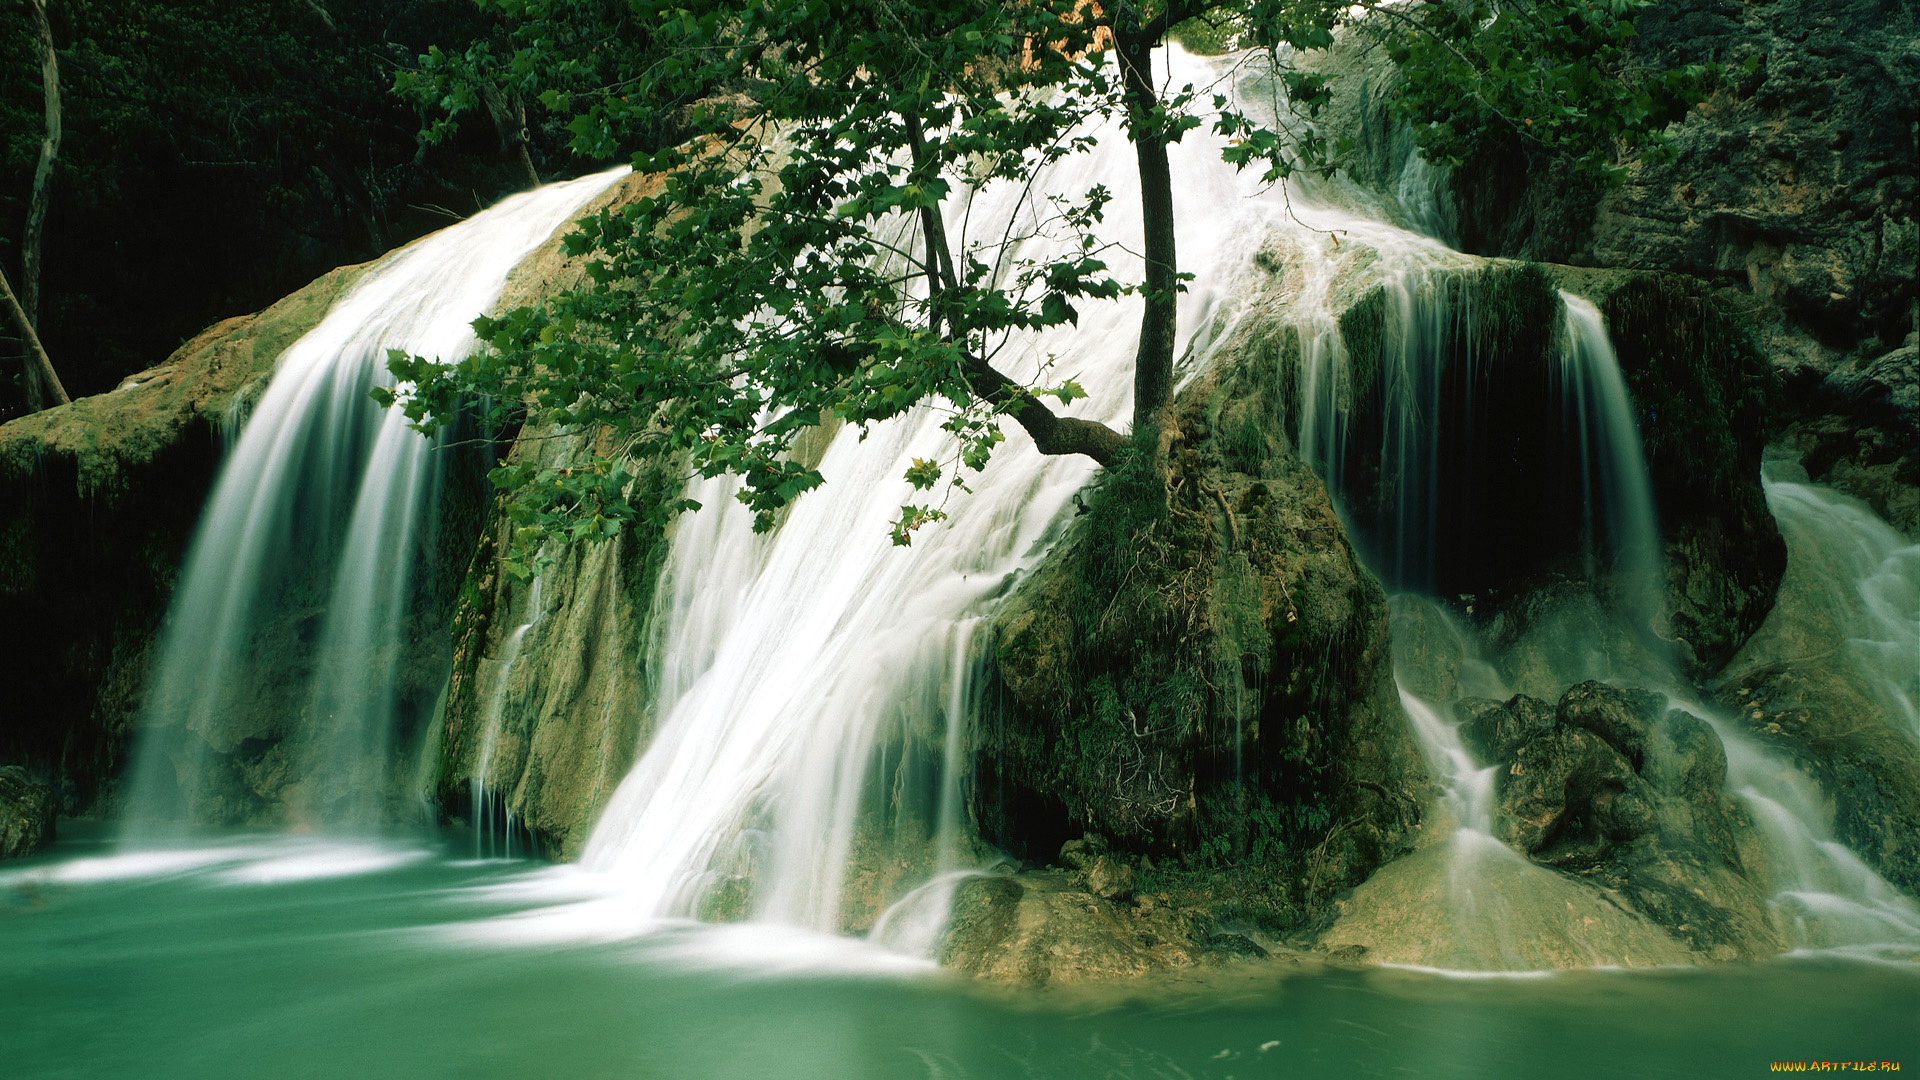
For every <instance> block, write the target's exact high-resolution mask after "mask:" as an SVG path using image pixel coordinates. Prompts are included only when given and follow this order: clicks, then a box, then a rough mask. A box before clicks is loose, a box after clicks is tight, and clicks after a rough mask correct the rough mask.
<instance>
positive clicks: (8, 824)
mask: <svg viewBox="0 0 1920 1080" xmlns="http://www.w3.org/2000/svg"><path fill="white" fill-rule="evenodd" d="M58 813H59V808H58V806H57V805H56V804H55V802H54V797H53V789H52V788H50V787H48V786H47V785H46V784H43V783H40V782H39V781H37V780H35V779H33V778H32V777H31V776H29V775H28V774H27V771H26V770H25V769H23V768H21V767H20V766H18V765H8V766H5V767H0V859H15V858H19V857H20V856H22V855H31V854H33V853H34V852H36V851H39V850H41V849H42V848H44V847H46V846H47V845H48V844H51V843H53V826H54V818H55V817H56V816H57V815H58Z"/></svg>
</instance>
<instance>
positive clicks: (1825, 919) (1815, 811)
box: [1681, 703, 1920, 959]
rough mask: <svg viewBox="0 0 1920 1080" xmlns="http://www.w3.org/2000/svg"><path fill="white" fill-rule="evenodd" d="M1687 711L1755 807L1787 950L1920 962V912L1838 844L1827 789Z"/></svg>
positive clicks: (1704, 711)
mask: <svg viewBox="0 0 1920 1080" xmlns="http://www.w3.org/2000/svg"><path fill="white" fill-rule="evenodd" d="M1681 707H1682V708H1686V709H1687V710H1688V711H1690V712H1693V713H1694V714H1695V715H1697V716H1700V717H1702V718H1703V719H1706V720H1708V721H1709V722H1711V723H1713V725H1714V728H1715V730H1716V731H1718V732H1719V733H1720V739H1721V741H1722V742H1723V743H1724V744H1725V745H1726V748H1727V787H1728V788H1729V789H1730V790H1732V791H1733V792H1734V794H1735V795H1737V796H1738V797H1739V798H1740V800H1741V801H1742V802H1744V803H1745V804H1746V805H1747V807H1748V809H1749V810H1750V811H1751V812H1752V815H1753V820H1754V824H1755V825H1756V826H1757V827H1758V828H1759V830H1760V832H1761V834H1762V836H1763V838H1764V844H1765V850H1766V852H1767V863H1768V865H1767V867H1766V873H1765V875H1764V876H1765V878H1766V880H1767V883H1768V885H1770V886H1771V887H1772V890H1773V893H1772V901H1771V905H1770V906H1771V908H1772V910H1773V916H1774V921H1775V923H1776V925H1777V926H1778V927H1779V929H1780V931H1781V936H1782V937H1783V938H1785V939H1786V941H1787V943H1788V944H1790V945H1792V946H1794V947H1795V948H1801V949H1836V950H1842V951H1847V952H1855V953H1861V954H1864V955H1874V956H1896V957H1902V958H1907V959H1913V958H1917V957H1920V904H1916V903H1915V902H1914V900H1913V899H1912V898H1911V897H1909V896H1906V895H1905V894H1903V893H1902V892H1900V890H1898V889H1896V888H1894V887H1893V886H1892V885H1889V884H1888V883H1887V881H1886V879H1884V878H1882V877H1881V876H1880V875H1879V874H1878V873H1876V872H1874V870H1873V868H1872V867H1870V866H1868V865H1867V864H1866V863H1864V862H1862V861H1861V859H1860V856H1858V855H1856V854H1854V853H1853V852H1852V851H1851V850H1849V849H1848V848H1847V846H1846V845H1845V844H1842V843H1840V842H1839V841H1837V840H1835V839H1834V837H1833V831H1832V829H1831V828H1830V827H1829V826H1828V823H1827V819H1828V816H1829V814H1830V811H1829V809H1828V805H1827V799H1826V797H1825V796H1824V795H1822V793H1821V792H1820V789H1819V787H1818V786H1817V785H1815V784H1814V783H1813V781H1811V780H1809V779H1808V778H1807V777H1806V775H1805V774H1804V773H1802V772H1800V771H1799V770H1798V769H1796V768H1793V767H1792V766H1791V765H1790V764H1788V763H1786V762H1784V761H1782V760H1781V759H1780V758H1779V757H1778V756H1776V755H1774V754H1770V753H1768V752H1767V751H1766V750H1765V749H1763V748H1762V747H1760V746H1759V745H1757V744H1756V743H1755V742H1754V741H1753V740H1752V739H1751V738H1749V737H1748V736H1746V735H1745V734H1744V733H1742V732H1740V731H1739V729H1738V728H1737V727H1736V726H1735V724H1734V722H1732V721H1729V720H1728V719H1727V718H1726V717H1725V716H1724V715H1722V714H1719V713H1718V712H1717V711H1716V710H1712V709H1708V708H1704V707H1702V706H1699V705H1697V704H1694V703H1687V704H1684V705H1682V706H1681Z"/></svg>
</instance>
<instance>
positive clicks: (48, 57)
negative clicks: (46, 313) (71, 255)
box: [0, 0, 67, 412]
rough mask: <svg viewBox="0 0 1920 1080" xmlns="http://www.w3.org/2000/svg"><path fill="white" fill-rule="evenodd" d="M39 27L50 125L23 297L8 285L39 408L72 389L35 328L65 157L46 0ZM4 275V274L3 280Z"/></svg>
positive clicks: (30, 397)
mask: <svg viewBox="0 0 1920 1080" xmlns="http://www.w3.org/2000/svg"><path fill="white" fill-rule="evenodd" d="M33 16H34V30H35V33H36V35H37V36H38V37H39V39H40V81H41V84H42V86H43V87H44V89H45V93H46V106H47V128H46V135H45V136H44V137H43V138H42V139H41V140H40V161H39V163H38V164H36V165H35V166H34V169H33V197H32V198H31V199H30V200H29V201H28V203H27V228H26V234H25V236H24V237H23V238H22V239H21V242H20V295H19V298H18V299H17V300H16V299H15V298H14V293H13V289H12V288H11V287H9V288H8V289H7V290H6V292H7V298H8V301H9V303H10V305H11V306H12V307H13V309H14V316H15V318H16V319H18V320H19V322H20V327H21V333H22V336H23V337H25V338H26V340H27V355H26V390H27V407H28V408H30V409H33V410H34V411H36V412H38V411H39V410H41V409H44V408H47V407H48V406H49V405H50V404H59V405H64V404H66V402H67V392H66V390H65V389H64V388H62V387H61V385H60V378H59V376H57V375H55V374H54V372H53V363H52V361H51V360H49V359H48V358H47V351H46V350H45V349H44V348H41V346H40V336H39V334H38V332H37V331H36V329H35V328H36V327H37V326H38V325H39V320H40V248H41V241H42V239H43V238H44V237H45V235H46V231H47V204H48V201H49V200H50V199H51V198H52V196H53V163H54V160H55V159H56V158H58V157H59V155H60V62H59V59H58V57H57V56H56V54H55V53H54V51H53V26H52V25H51V24H50V23H49V22H48V21H47V0H33ZM3 280H4V278H0V281H3Z"/></svg>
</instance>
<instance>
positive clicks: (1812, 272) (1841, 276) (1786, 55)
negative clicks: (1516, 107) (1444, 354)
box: [1454, 0, 1920, 367]
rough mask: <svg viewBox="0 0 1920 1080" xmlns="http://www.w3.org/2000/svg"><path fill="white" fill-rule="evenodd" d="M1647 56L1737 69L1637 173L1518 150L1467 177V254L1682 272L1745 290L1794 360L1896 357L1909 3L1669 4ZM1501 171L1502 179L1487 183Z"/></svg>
mask: <svg viewBox="0 0 1920 1080" xmlns="http://www.w3.org/2000/svg"><path fill="white" fill-rule="evenodd" d="M1633 54H1634V62H1635V63H1636V64H1639V65H1642V66H1644V67H1646V68H1650V69H1655V70H1659V69H1665V68H1669V67H1675V66H1679V65H1684V64H1690V63H1703V62H1712V63H1719V64H1722V65H1724V66H1725V70H1726V78H1725V79H1724V81H1723V83H1722V84H1721V86H1720V87H1719V88H1718V89H1717V90H1716V91H1715V92H1714V94H1713V95H1712V97H1711V98H1710V99H1709V100H1708V101H1707V102H1706V104H1704V105H1703V106H1701V107H1700V108H1698V109H1695V110H1694V111H1693V112H1692V113H1691V114H1689V115H1688V116H1687V117H1686V118H1685V119H1684V120H1683V121H1681V122H1680V123H1679V124H1677V125H1675V127H1674V128H1673V129H1672V131H1671V132H1670V136H1671V149H1672V151H1673V152H1672V154H1671V155H1669V156H1665V157H1643V158H1641V159H1638V160H1634V161H1632V162H1629V163H1628V165H1627V173H1626V177H1625V182H1624V183H1623V184H1621V185H1619V186H1618V187H1614V188H1604V189H1603V188H1602V187H1601V186H1599V185H1593V184H1590V183H1589V184H1586V185H1580V184H1570V183H1569V179H1570V178H1569V177H1568V176H1566V175H1565V174H1564V172H1562V171H1559V170H1557V169H1556V167H1555V166H1553V165H1552V164H1551V163H1548V162H1546V161H1542V160H1530V159H1529V158H1528V157H1527V156H1526V155H1525V154H1524V153H1519V152H1517V150H1516V148H1514V147H1508V146H1489V147H1487V148H1486V150H1485V155H1484V158H1483V159H1482V160H1480V161H1476V162H1471V163H1469V165H1468V166H1467V167H1464V168H1461V169H1459V170H1457V171H1456V172H1455V173H1454V179H1455V190H1456V193H1457V195H1458V200H1457V201H1458V202H1459V211H1460V216H1461V219H1462V221H1463V227H1462V239H1463V241H1464V246H1465V247H1466V248H1467V250H1470V251H1475V252H1479V253H1482V254H1488V255H1508V256H1518V257H1524V258H1532V259H1540V260H1546V261H1552V262H1573V263H1578V264H1581V265H1599V266H1620V267H1634V268H1639V269H1646V270H1669V271H1678V272H1681V273H1686V274H1690V275H1693V276H1695V277H1698V278H1701V279H1703V280H1705V281H1708V282H1710V283H1711V284H1712V285H1713V286H1714V287H1716V288H1718V287H1726V288H1729V289H1732V290H1736V291H1737V292H1739V293H1743V294H1744V295H1745V296H1746V297H1747V298H1748V300H1749V301H1750V302H1752V303H1753V304H1754V305H1756V307H1757V308H1758V310H1759V312H1760V314H1761V316H1762V321H1765V322H1771V321H1772V320H1773V319H1775V318H1776V317H1777V318H1778V319H1779V320H1781V324H1780V325H1781V326H1782V327H1783V328H1786V329H1788V330H1789V331H1791V330H1792V328H1799V329H1800V330H1803V331H1805V337H1804V338H1802V339H1800V340H1798V341H1795V340H1791V339H1792V338H1794V337H1796V336H1797V335H1795V334H1792V333H1789V335H1788V339H1783V340H1782V341H1781V342H1780V344H1782V345H1786V346H1788V347H1787V348H1785V349H1783V350H1773V349H1770V350H1769V351H1770V352H1779V353H1780V354H1781V355H1780V356H1779V359H1780V360H1781V361H1782V362H1783V363H1785V364H1787V365H1789V366H1798V365H1800V364H1803V363H1812V364H1815V365H1817V366H1822V367H1824V366H1826V365H1827V364H1829V363H1830V362H1831V361H1832V360H1833V359H1835V358H1836V357H1838V356H1841V355H1845V354H1849V353H1857V354H1858V355H1860V356H1862V357H1871V356H1875V355H1880V354H1882V353H1884V352H1885V351H1887V350H1888V349H1891V348H1895V347H1897V346H1898V345H1899V344H1900V343H1901V341H1902V339H1903V338H1905V336H1906V335H1907V334H1908V333H1909V332H1911V331H1912V329H1913V328H1914V327H1913V319H1914V317H1915V316H1914V310H1913V305H1914V303H1915V297H1914V295H1913V291H1912V286H1911V282H1912V281H1913V279H1914V276H1915V262H1914V260H1915V256H1916V252H1917V251H1920V231H1916V230H1917V229H1920V226H1916V224H1915V222H1916V215H1915V207H1916V200H1920V144H1917V143H1916V141H1915V137H1914V129H1913V124H1914V122H1915V120H1916V119H1920V106H1916V105H1915V102H1920V17H1916V15H1915V13H1914V11H1913V9H1912V7H1911V6H1910V5H1905V4H1901V3H1899V2H1897V0H1775V2H1772V3H1765V4H1745V3H1735V2H1732V0H1712V2H1708V3H1700V2H1696V0H1663V2H1661V3H1657V4H1655V5H1653V6H1652V7H1650V8H1648V9H1647V10H1646V11H1645V12H1643V13H1641V15H1640V16H1639V19H1638V34H1637V36H1636V39H1635V42H1634V45H1633ZM1488 178H1491V181H1492V182H1490V183H1487V182H1483V181H1484V180H1486V179H1488Z"/></svg>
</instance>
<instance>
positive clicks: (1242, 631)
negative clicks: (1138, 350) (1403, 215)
mask: <svg viewBox="0 0 1920 1080" xmlns="http://www.w3.org/2000/svg"><path fill="white" fill-rule="evenodd" d="M1269 329H1271V327H1269ZM1289 343H1291V347H1293V348H1295V349H1297V336H1292V335H1288V334H1284V333H1283V334H1279V335H1272V336H1261V335H1258V334H1256V335H1254V336H1252V337H1251V338H1249V339H1245V340H1241V341H1239V342H1238V343H1236V345H1233V346H1229V347H1228V348H1229V351H1228V353H1227V355H1228V356H1229V357H1230V359H1226V360H1221V361H1218V362H1217V363H1216V365H1215V366H1214V367H1213V368H1211V369H1209V370H1208V371H1207V372H1205V373H1203V374H1201V375H1200V376H1199V377H1197V378H1196V380H1195V381H1194V383H1193V384H1191V385H1189V386H1188V387H1187V388H1186V389H1185V390H1184V391H1183V392H1182V393H1181V395H1180V397H1179V401H1178V404H1177V413H1178V430H1179V433H1180V434H1179V435H1178V436H1177V437H1176V440H1175V442H1174V444H1173V449H1172V450H1171V451H1170V452H1169V460H1168V462H1167V471H1166V472H1165V473H1164V474H1161V475H1155V474H1154V473H1153V472H1152V471H1151V468H1150V467H1149V466H1147V465H1145V464H1143V463H1141V462H1139V461H1136V462H1134V463H1132V464H1129V465H1126V466H1123V467H1120V468H1118V469H1115V470H1112V471H1110V472H1109V473H1108V474H1106V475H1105V476H1104V477H1103V478H1102V480H1101V481H1100V482H1099V484H1098V486H1097V487H1095V488H1094V489H1093V490H1092V491H1091V492H1089V494H1088V497H1087V500H1086V502H1085V505H1084V512H1083V513H1082V514H1081V516H1080V517H1079V518H1077V519H1076V520H1075V521H1074V522H1073V524H1072V525H1071V526H1070V528H1069V531H1068V532H1067V535H1066V536H1065V537H1064V538H1063V539H1062V540H1061V541H1060V542H1059V543H1058V545H1057V546H1056V547H1055V548H1054V549H1053V551H1052V552H1051V553H1050V554H1049V555H1048V556H1047V557H1046V559H1045V560H1044V561H1043V562H1042V563H1041V564H1040V565H1039V566H1038V567H1037V568H1036V569H1035V571H1034V572H1033V573H1032V574H1031V575H1030V576H1029V577H1028V578H1026V579H1025V580H1023V581H1021V582H1020V583H1019V584H1018V585H1017V587H1016V589H1015V591H1014V593H1013V595H1011V596H1010V597H1008V598H1007V599H1006V600H1005V601H1004V602H1002V604H1001V605H1000V606H999V607H998V608H997V609H996V611H995V614H994V616H993V618H992V624H991V632H990V633H988V634H986V635H984V636H983V640H984V642H985V649H986V652H985V655H984V657H983V659H984V661H985V664H986V672H985V674H986V681H985V689H984V692H983V693H982V694H981V696H980V701H981V707H980V716H979V719H978V722H977V723H976V724H975V725H974V726H973V728H972V730H971V732H970V736H969V748H970V750H971V753H972V758H973V763H974V777H973V782H972V785H971V792H970V801H971V804H972V809H973V815H974V820H975V821H976V822H977V823H978V826H979V829H980V832H981V835H982V836H983V838H984V839H986V840H987V841H989V842H991V843H994V844H997V845H999V846H1000V847H1002V848H1004V849H1006V850H1008V851H1010V852H1013V853H1014V854H1016V855H1019V856H1021V857H1023V858H1025V859H1028V860H1030V861H1033V862H1036V863H1044V862H1050V861H1052V860H1053V859H1054V858H1055V853H1056V852H1058V851H1060V850H1061V847H1062V845H1063V844H1064V843H1065V842H1066V841H1068V840H1070V839H1074V838H1077V837H1080V836H1081V834H1083V833H1092V834H1095V835H1097V836H1099V837H1100V838H1102V839H1103V840H1104V841H1105V842H1106V843H1107V844H1108V845H1110V847H1111V849H1112V850H1113V851H1114V852H1115V853H1118V854H1120V855H1123V856H1126V857H1129V858H1135V857H1139V856H1143V855H1145V856H1150V857H1151V858H1152V859H1155V860H1159V862H1160V864H1161V866H1162V868H1163V869H1162V870H1161V871H1160V872H1159V873H1160V879H1162V880H1164V881H1167V882H1168V888H1169V889H1170V894H1177V893H1180V892H1181V888H1182V886H1181V884H1180V882H1181V881H1186V882H1188V883H1190V884H1191V885H1192V886H1193V888H1194V889H1195V890H1198V891H1205V892H1207V893H1208V896H1209V899H1207V900H1206V901H1205V903H1204V905H1203V906H1208V908H1209V910H1213V911H1215V912H1216V913H1217V912H1220V911H1223V910H1225V909H1227V908H1232V909H1234V910H1235V911H1238V912H1241V913H1243V914H1244V915H1245V916H1246V917H1247V918H1249V919H1251V920H1252V921H1254V922H1257V923H1260V924H1261V925H1263V926H1264V927H1265V928H1266V929H1268V930H1269V931H1274V932H1281V931H1284V930H1285V929H1287V928H1288V927H1291V926H1297V925H1300V924H1302V923H1304V922H1306V921H1308V920H1310V919H1311V918H1314V917H1315V913H1316V912H1318V911H1321V910H1324V908H1325V905H1326V903H1327V901H1328V899H1329V898H1330V897H1331V896H1332V895H1333V894H1334V893H1335V892H1337V891H1339V890H1341V889H1344V888H1348V887H1350V886H1352V885H1354V884H1357V883H1358V882H1359V881H1361V880H1363V879H1364V878H1365V877H1366V875H1367V874H1368V873H1370V872H1371V871H1372V870H1373V869H1374V868H1375V867H1376V866H1378V865H1380V864H1381V863H1382V862H1384V861H1386V860H1387V859H1389V858H1391V857H1392V856H1394V855H1396V854H1398V853H1399V852H1400V851H1402V850H1404V849H1405V848H1406V847H1407V846H1408V845H1409V843H1410V841H1411V838H1412V837H1413V836H1414V830H1415V827H1416V825H1417V823H1418V820H1419V814H1420V805H1421V803H1422V801H1423V799H1424V795H1425V790H1426V787H1427V779H1426V775H1425V772H1424V769H1423V768H1422V765H1421V759H1420V756H1419V753H1418V751H1417V749H1416V748H1415V746H1414V744H1413V741H1412V739H1411V737H1410V735H1409V732H1408V728H1407V726H1406V721H1405V718H1404V716H1403V714H1402V712H1401V709H1400V706H1399V702H1398V699H1397V697H1396V694H1395V691H1394V686H1393V678H1392V670H1391V659H1390V657H1389V655H1388V641H1387V607H1386V598H1385V595H1384V593H1383V591H1382V590H1381V587H1380V585H1379V583H1378V582H1377V581H1375V580H1374V578H1373V577H1372V575H1371V574H1369V573H1368V572H1367V571H1366V570H1365V569H1364V568H1363V567H1362V566H1361V564H1360V562H1359V561H1358V559H1357V558H1356V557H1355V554H1354V552H1353V549H1352V547H1351V546H1350V545H1349V544H1348V542H1347V539H1346V535H1345V532H1344V530H1343V528H1342V526H1341V523H1340V520H1339V518H1338V517H1337V516H1336V515H1335V513H1334V511H1333V506H1332V503H1331V501H1330V500H1329V499H1328V496H1327V493H1326V490H1325V489H1324V487H1323V486H1322V485H1321V483H1320V481H1319V480H1318V479H1317V478H1316V477H1315V476H1314V475H1313V473H1312V472H1311V471H1309V470H1308V469H1307V468H1306V466H1305V465H1303V464H1302V463H1301V462H1300V461H1299V459H1298V458H1297V457H1295V456H1294V455H1293V454H1292V452H1291V450H1290V447H1289V444H1288V441H1287V438H1286V436H1285V434H1284V432H1283V431H1282V429H1281V427H1280V425H1279V424H1278V423H1277V422H1276V420H1277V418H1278V417H1279V416H1280V415H1281V413H1282V408H1283V402H1284V399H1285V396H1286V394H1287V392H1289V390H1288V387H1287V384H1286V383H1284V382H1283V380H1284V379H1285V378H1286V377H1287V376H1286V375H1285V374H1283V371H1284V370H1285V369H1283V367H1282V366H1281V365H1279V364H1276V363H1275V360H1276V359H1278V357H1276V356H1275V350H1285V349H1286V348H1288V347H1289ZM1092 869H1093V870H1095V871H1096V872H1097V871H1098V868H1097V867H1094V868H1092ZM1182 874H1186V875H1189V876H1188V877H1185V878H1182V877H1181V875H1182ZM1196 902H1198V901H1196Z"/></svg>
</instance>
